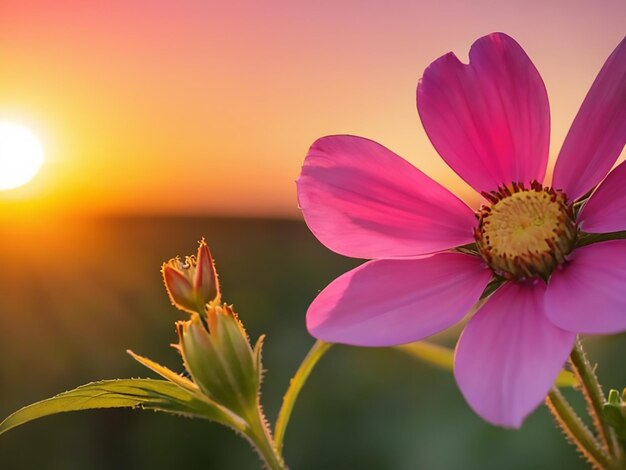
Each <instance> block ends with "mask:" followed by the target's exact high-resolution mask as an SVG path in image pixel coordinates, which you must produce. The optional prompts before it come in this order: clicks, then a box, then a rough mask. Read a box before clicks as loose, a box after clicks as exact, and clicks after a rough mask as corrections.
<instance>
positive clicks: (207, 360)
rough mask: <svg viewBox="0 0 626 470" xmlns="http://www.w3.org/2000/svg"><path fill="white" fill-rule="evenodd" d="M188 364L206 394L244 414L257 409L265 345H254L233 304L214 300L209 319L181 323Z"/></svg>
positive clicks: (181, 344) (207, 313) (180, 336)
mask: <svg viewBox="0 0 626 470" xmlns="http://www.w3.org/2000/svg"><path fill="white" fill-rule="evenodd" d="M177 330H178V336H179V340H180V341H179V345H178V347H179V349H180V351H181V353H182V356H183V360H184V362H185V367H186V368H187V370H188V371H189V373H190V374H191V377H192V378H193V380H194V382H195V383H196V384H197V385H198V386H199V387H200V389H201V390H202V392H203V393H205V394H206V395H207V396H209V397H210V398H212V399H213V400H215V401H216V402H218V403H220V404H222V405H224V406H226V407H227V408H228V409H230V410H233V411H234V412H236V413H237V414H239V415H240V416H246V415H248V414H250V413H253V412H255V410H256V406H257V398H258V393H259V387H260V385H261V370H262V367H261V359H260V356H261V344H262V338H260V339H259V341H258V342H257V345H256V347H255V348H254V350H253V349H252V348H251V347H250V343H249V342H248V337H247V335H246V332H245V331H244V329H243V326H242V324H241V322H240V321H239V319H238V318H237V315H236V314H235V312H234V311H233V309H232V307H231V306H228V305H226V304H222V305H220V304H218V303H217V302H210V303H209V304H208V306H207V309H206V318H201V317H200V316H199V315H193V316H192V317H191V319H190V320H188V321H181V322H178V323H177Z"/></svg>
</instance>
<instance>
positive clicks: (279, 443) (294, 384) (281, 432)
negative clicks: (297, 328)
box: [274, 341, 332, 452]
mask: <svg viewBox="0 0 626 470" xmlns="http://www.w3.org/2000/svg"><path fill="white" fill-rule="evenodd" d="M331 346H332V344H331V343H325V342H323V341H316V343H315V344H314V345H313V347H312V348H311V349H310V351H309V353H308V354H307V355H306V357H305V358H304V360H303V361H302V363H301V364H300V367H299V368H298V371H297V372H296V375H294V376H293V378H292V379H291V381H290V382H289V388H287V392H286V393H285V396H284V397H283V405H282V406H281V408H280V412H279V413H278V419H277V420H276V426H275V428H274V434H275V436H276V437H275V446H276V449H277V450H278V451H279V452H281V451H282V448H283V441H284V439H285V430H286V429H287V424H288V423H289V418H290V417H291V412H292V410H293V407H294V405H295V403H296V400H297V399H298V395H299V394H300V390H302V387H303V386H304V384H305V383H306V380H307V379H308V377H309V375H310V374H311V371H312V370H313V367H315V364H317V362H318V361H319V360H320V359H321V358H322V356H323V355H324V354H325V353H326V351H328V350H329V349H330V347H331Z"/></svg>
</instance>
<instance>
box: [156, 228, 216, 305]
mask: <svg viewBox="0 0 626 470" xmlns="http://www.w3.org/2000/svg"><path fill="white" fill-rule="evenodd" d="M161 273H162V274H163V281H164V282H165V287H166V289H167V293H168V295H169V298H170V300H171V301H172V304H173V305H174V306H175V307H176V308H178V309H180V310H184V311H186V312H189V313H200V314H204V308H205V305H206V304H207V303H209V302H211V301H218V302H219V300H220V286H219V282H218V280H217V273H216V272H215V265H214V263H213V258H212V257H211V252H210V251H209V247H208V246H207V244H206V242H205V241H204V239H203V240H201V241H200V245H199V246H198V254H197V256H187V257H185V260H184V261H182V260H181V259H180V258H178V257H177V258H173V259H171V260H169V261H168V262H167V263H163V266H162V268H161Z"/></svg>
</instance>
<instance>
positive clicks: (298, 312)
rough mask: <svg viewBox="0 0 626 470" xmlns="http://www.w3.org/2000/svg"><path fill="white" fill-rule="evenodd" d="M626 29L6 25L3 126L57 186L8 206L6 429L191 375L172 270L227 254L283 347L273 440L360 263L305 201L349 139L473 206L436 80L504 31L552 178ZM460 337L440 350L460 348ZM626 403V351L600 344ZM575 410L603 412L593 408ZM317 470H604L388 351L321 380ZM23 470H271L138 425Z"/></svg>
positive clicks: (392, 17) (18, 16) (387, 15)
mask: <svg viewBox="0 0 626 470" xmlns="http://www.w3.org/2000/svg"><path fill="white" fill-rule="evenodd" d="M624 24H626V4H624V2H622V1H620V0H607V1H605V2H603V3H602V4H601V5H600V4H597V3H591V2H586V1H573V2H572V1H565V0H556V1H553V2H549V3H546V2H539V1H536V2H535V1H531V2H526V3H524V5H523V7H520V6H519V4H518V3H517V2H495V1H487V0H478V1H475V2H464V1H460V0H458V1H447V2H441V1H435V0H428V1H418V2H409V1H407V2H394V3H392V4H389V3H388V2H373V1H366V2H363V1H359V2H357V1H348V2H341V3H338V2H331V1H325V0H323V1H319V2H293V1H292V2H288V1H268V2H238V1H233V2H192V1H180V2H176V4H174V3H173V2H166V1H151V2H148V1H141V2H140V1H117V0H112V1H109V2H97V3H96V2H81V3H79V2H70V1H59V2H43V1H41V2H32V1H11V0H8V1H3V2H0V121H7V122H15V123H19V124H21V125H23V126H25V127H27V128H29V129H30V130H31V131H32V132H33V133H35V134H36V135H37V136H38V137H39V139H40V140H41V143H42V145H43V148H44V151H45V161H44V165H43V167H42V169H41V171H40V173H39V174H38V175H37V177H36V178H35V179H34V180H33V181H32V182H30V183H28V184H26V185H25V186H23V187H20V188H17V189H13V190H10V191H0V259H1V260H2V268H0V416H1V417H5V416H7V415H8V414H9V413H11V412H13V411H15V410H16V409H18V408H19V407H21V406H24V405H26V404H28V403H31V402H33V401H36V400H40V399H43V398H47V397H49V396H52V395H54V394H56V393H59V392H61V391H64V390H67V389H70V388H73V387H75V386H78V385H81V384H83V383H86V382H89V381H93V380H98V379H104V378H115V377H147V376H152V375H151V374H150V373H149V372H148V371H147V370H145V369H143V368H142V367H141V366H140V365H139V364H137V363H135V362H134V361H133V360H132V359H131V358H130V357H129V356H127V355H126V353H125V352H124V351H125V350H126V349H128V348H130V349H133V350H134V351H136V352H137V353H139V354H142V355H145V356H148V357H150V358H152V359H155V360H157V361H158V362H161V363H163V364H165V365H168V366H169V367H171V368H173V369H176V370H180V360H179V357H178V355H177V354H176V353H175V351H174V350H173V349H171V348H170V347H168V344H170V343H172V342H175V341H176V337H175V331H174V327H173V324H174V321H176V320H178V319H182V318H183V317H182V316H181V315H180V314H179V313H178V312H176V311H175V310H174V309H173V308H172V307H171V306H170V305H169V302H168V300H167V298H166V295H165V293H164V289H163V285H162V282H161V280H160V275H159V268H160V265H161V263H162V262H163V261H165V260H167V259H168V258H171V257H173V256H175V255H185V254H191V253H193V252H194V251H195V249H196V242H197V240H199V239H200V238H201V237H203V236H204V237H206V239H207V242H208V243H209V245H210V246H211V249H212V251H213V254H214V256H215V258H216V261H217V267H218V270H219V273H220V279H221V281H222V288H223V293H224V297H225V300H227V301H228V302H232V303H234V304H235V307H236V310H237V311H238V312H239V314H240V317H241V319H242V320H243V322H244V324H245V325H246V327H247V330H248V333H249V334H250V336H251V337H252V339H253V340H254V339H256V337H257V336H259V335H260V334H263V333H267V334H268V339H267V341H266V347H265V355H264V357H265V361H264V363H265V367H266V369H268V372H267V374H266V376H265V377H266V378H265V384H264V388H263V399H264V402H265V404H266V412H267V415H268V417H269V418H270V420H271V421H273V420H274V419H275V416H276V413H277V410H278V407H279V405H280V401H281V398H282V394H283V393H284V391H285V388H286V386H287V384H288V381H289V378H290V376H291V375H292V374H293V373H294V371H295V369H296V368H297V366H298V364H299V362H300V361H301V359H302V358H303V357H304V355H305V354H306V352H307V350H308V348H309V347H310V346H311V345H312V344H313V340H312V339H311V338H310V337H309V336H308V334H307V332H306V329H305V325H304V315H305V312H306V308H307V306H308V304H309V303H310V301H311V300H312V299H313V298H314V296H315V295H316V293H317V292H318V291H319V290H320V289H322V288H323V287H324V286H325V285H326V284H327V283H328V282H330V281H331V280H332V279H333V278H334V277H336V276H337V275H339V274H340V273H342V272H344V271H345V270H347V269H349V268H351V267H354V266H356V265H358V264H359V263H360V262H361V261H359V260H351V259H346V258H342V257H340V256H338V255H335V254H334V253H332V252H330V251H328V250H327V249H325V248H324V247H323V246H321V245H320V244H319V242H317V241H316V240H315V238H314V237H313V236H312V235H311V234H310V233H309V232H308V230H307V228H306V226H305V225H304V223H303V222H302V220H301V217H300V214H299V212H298V209H297V204H296V197H295V185H294V180H295V179H296V178H297V176H298V173H299V168H300V165H301V164H302V160H303V157H304V155H305V154H306V151H307V149H308V146H309V145H310V144H311V143H312V142H313V141H314V140H315V139H316V138H317V137H320V136H322V135H326V134H334V133H349V134H357V135H364V136H367V137H370V138H372V139H375V140H377V141H379V142H381V143H383V144H385V145H386V146H388V147H389V148H391V149H392V150H394V151H396V152H397V153H399V154H400V155H403V156H404V157H406V158H407V159H408V160H409V161H411V162H412V163H414V164H415V165H417V166H418V167H419V168H421V169H422V170H423V171H425V172H426V173H427V174H429V175H430V176H432V177H433V178H435V179H437V180H438V181H440V182H442V183H444V184H445V185H446V186H448V187H450V188H453V189H454V190H455V191H456V192H457V194H459V195H460V196H461V197H463V198H464V199H465V200H466V201H468V202H469V203H475V202H476V198H475V196H474V195H473V194H472V193H471V192H470V191H469V190H468V188H467V186H466V185H465V184H464V183H463V182H461V181H460V179H459V178H458V177H457V176H456V175H455V174H454V173H452V171H451V170H449V169H448V168H447V167H446V166H445V165H444V164H443V162H442V161H441V160H440V159H439V158H438V157H437V155H436V153H435V151H434V150H433V149H432V148H431V146H430V144H429V142H428V138H427V137H426V135H425V134H424V132H423V129H422V128H421V126H420V124H419V119H418V117H417V113H416V111H415V101H414V99H415V96H414V95H415V86H416V83H417V79H418V78H419V76H420V75H421V73H422V71H423V70H424V68H425V67H426V66H428V64H429V63H430V62H431V61H433V60H434V59H436V58H437V57H439V56H441V55H442V54H444V53H446V52H448V51H450V50H453V51H455V52H456V53H457V54H458V55H459V57H461V58H466V56H467V51H468V49H469V46H470V45H471V43H472V42H473V41H474V40H475V39H477V38H478V37H480V36H481V35H484V34H486V33H489V32H492V31H504V32H507V33H508V34H510V35H512V36H513V37H514V38H516V39H517V40H518V41H519V42H520V44H522V46H523V47H524V48H525V50H526V51H527V52H528V54H529V55H530V57H531V58H532V59H533V61H534V63H535V65H536V66H537V68H538V69H539V70H540V72H541V74H542V76H543V78H544V80H545V82H546V86H547V88H548V93H549V96H550V103H551V107H552V110H553V111H552V129H553V130H552V146H551V148H552V152H551V154H552V160H553V159H554V157H555V156H556V154H557V153H558V149H559V146H560V144H561V142H562V140H563V138H564V136H565V133H566V132H567V129H568V128H569V125H570V123H571V121H572V119H573V117H574V115H575V113H576V111H577V109H578V107H579V105H580V103H581V102H582V99H583V98H584V96H585V94H586V92H587V90H588V88H589V86H590V84H591V83H592V81H593V79H594V77H595V75H596V74H597V72H598V70H599V69H600V67H601V66H602V63H603V62H604V60H605V59H606V57H607V56H608V55H609V54H610V53H611V51H612V50H613V48H614V47H615V46H616V45H617V43H618V42H619V41H620V40H621V39H622V37H623V34H624ZM457 335H458V330H454V331H449V332H446V333H445V334H443V335H441V337H439V338H438V339H437V340H438V341H439V342H440V343H442V344H448V345H450V346H452V345H453V344H454V341H455V338H456V336H457ZM587 345H588V351H589V353H590V355H591V357H592V360H594V361H598V362H600V363H601V367H600V369H599V371H598V372H599V374H600V377H601V379H602V382H603V383H604V384H605V385H606V386H607V387H615V388H621V387H624V386H626V369H625V368H624V366H623V357H624V356H625V354H626V336H624V335H621V336H610V337H603V338H588V339H587ZM577 405H581V404H580V403H577ZM285 456H286V459H287V461H288V462H289V464H290V465H291V467H292V468H294V469H319V468H329V469H335V468H337V469H353V468H355V469H356V468H363V469H370V468H371V469H382V470H384V469H415V468H420V469H421V468H424V469H459V468H463V469H499V468H502V467H504V466H506V468H511V469H526V468H534V469H543V468H546V469H548V468H573V469H574V468H585V466H584V465H583V464H582V463H581V462H580V461H579V460H578V459H577V456H576V453H575V451H574V449H573V448H570V447H569V446H568V445H567V444H566V443H565V441H564V439H563V437H562V436H561V434H560V432H559V431H557V430H556V429H555V428H554V427H553V426H552V424H551V418H550V416H549V414H548V413H547V411H546V410H545V409H544V408H543V407H542V408H540V409H539V410H538V411H537V412H536V413H534V414H533V415H532V416H531V417H530V418H529V419H528V420H527V422H526V423H525V425H524V427H523V428H522V430H520V431H505V430H501V429H498V428H494V427H491V426H489V425H488V424H486V423H485V422H483V421H482V420H480V419H479V418H478V417H477V416H476V415H475V414H474V413H473V412H472V411H471V410H470V409H469V408H468V407H467V405H466V404H465V402H464V401H463V399H462V397H461V395H460V393H459V391H458V389H457V387H456V385H455V383H454V380H453V378H452V376H451V374H449V373H446V372H443V371H439V370H435V369H433V368H431V367H429V366H426V365H423V364H420V363H417V362H416V361H415V360H413V359H411V358H409V357H406V356H404V355H403V354H402V353H400V352H397V351H394V350H390V349H364V348H348V347H337V348H335V349H333V350H331V352H330V353H329V354H328V356H327V357H326V358H324V360H323V361H322V362H321V363H320V365H319V366H318V368H317V370H316V372H315V373H314V374H313V375H312V377H311V380H310V382H309V384H308V385H307V386H306V388H305V389H304V391H303V393H302V395H301V399H300V401H299V402H298V404H297V406H296V409H295V412H294V415H293V418H292V421H291V424H290V427H289V430H288V433H287V439H286V444H285ZM0 461H1V462H2V463H1V464H0V467H2V468H8V469H35V468H36V469H40V468H41V469H85V468H89V469H142V468H172V467H177V468H178V467H183V466H187V467H188V468H215V469H248V468H250V469H254V468H257V467H258V464H257V459H256V456H255V455H254V454H253V453H252V452H251V451H250V449H249V447H248V444H247V443H246V442H244V441H243V440H241V439H240V438H238V437H236V436H235V435H234V434H233V433H232V432H231V431H229V430H227V429H225V428H221V427H219V426H217V425H214V424H211V423H207V422H203V421H191V420H185V419H180V418H174V417H171V416H167V415H164V414H156V413H147V412H140V411H128V410H109V411H92V412H84V413H77V414H66V415H58V416H54V417H50V418H45V419H43V420H41V421H36V422H33V423H29V424H27V425H25V426H24V427H22V428H18V429H16V430H13V431H11V432H9V433H8V434H6V435H3V436H2V437H0Z"/></svg>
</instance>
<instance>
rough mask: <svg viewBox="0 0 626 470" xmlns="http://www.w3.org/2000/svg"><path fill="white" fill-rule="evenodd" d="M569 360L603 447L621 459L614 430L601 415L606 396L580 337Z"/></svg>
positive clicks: (621, 452)
mask: <svg viewBox="0 0 626 470" xmlns="http://www.w3.org/2000/svg"><path fill="white" fill-rule="evenodd" d="M570 362H571V364H572V368H573V370H574V374H575V375H576V377H577V379H578V382H579V383H580V388H581V391H582V393H583V395H584V397H585V401H586V402H587V408H588V412H589V416H591V418H592V420H593V424H594V427H595V428H596V431H597V433H598V436H599V437H600V441H601V442H602V445H603V447H604V448H605V449H606V450H607V451H608V452H609V453H610V454H611V455H612V456H613V457H614V458H616V459H617V460H622V458H623V451H622V448H621V446H620V443H619V441H618V439H617V435H616V433H615V430H614V429H613V428H612V427H611V426H610V425H609V424H608V423H607V422H606V420H605V419H604V417H603V412H602V410H603V408H604V405H605V404H606V398H605V396H604V392H603V391H602V386H601V385H600V383H599V381H598V377H597V376H596V374H595V371H594V368H593V367H592V366H591V364H590V363H589V360H588V359H587V355H586V354H585V351H584V349H583V347H582V343H581V341H580V338H578V339H576V344H575V345H574V349H573V350H572V353H571V355H570Z"/></svg>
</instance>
